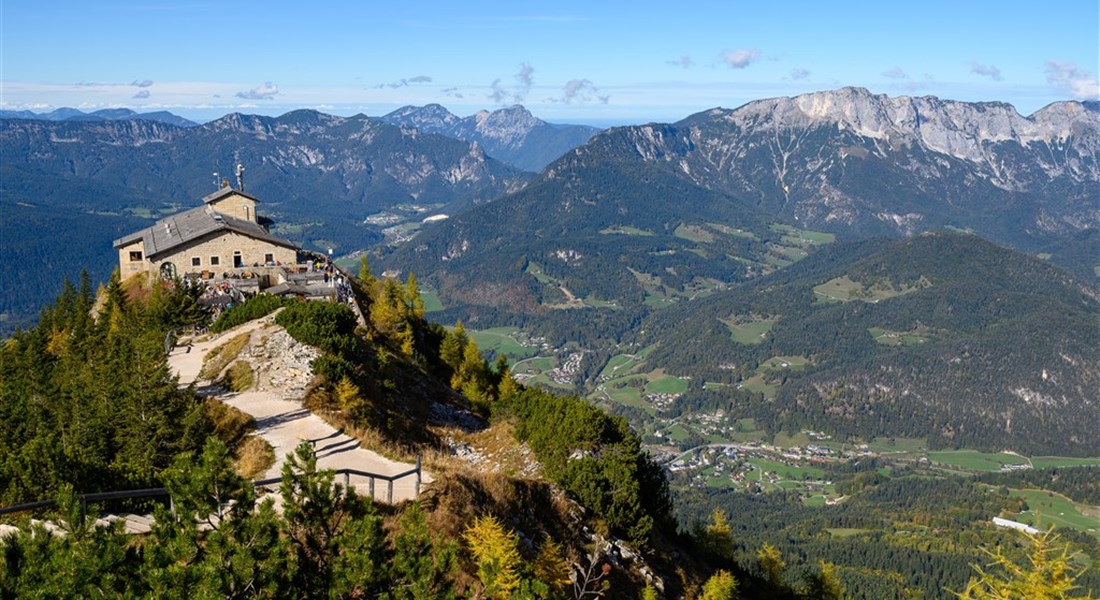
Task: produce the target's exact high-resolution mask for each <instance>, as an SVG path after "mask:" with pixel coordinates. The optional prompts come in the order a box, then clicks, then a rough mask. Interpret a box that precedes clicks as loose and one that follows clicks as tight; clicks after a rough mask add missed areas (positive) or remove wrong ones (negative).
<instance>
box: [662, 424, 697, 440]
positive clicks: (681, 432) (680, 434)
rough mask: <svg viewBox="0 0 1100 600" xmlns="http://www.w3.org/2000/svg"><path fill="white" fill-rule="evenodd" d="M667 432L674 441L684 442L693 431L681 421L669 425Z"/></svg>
mask: <svg viewBox="0 0 1100 600" xmlns="http://www.w3.org/2000/svg"><path fill="white" fill-rule="evenodd" d="M666 433H667V434H668V438H669V439H670V440H672V441H674V442H682V441H684V440H686V439H688V437H689V436H691V432H689V431H688V430H687V429H686V428H685V427H684V426H683V425H680V424H679V423H676V424H675V425H673V426H672V427H669V428H668V430H667V431H666Z"/></svg>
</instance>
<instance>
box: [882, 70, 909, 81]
mask: <svg viewBox="0 0 1100 600" xmlns="http://www.w3.org/2000/svg"><path fill="white" fill-rule="evenodd" d="M882 76H883V77H887V78H889V79H909V74H908V73H906V72H905V71H904V70H903V69H902V68H901V67H894V68H892V69H888V70H886V71H883V72H882Z"/></svg>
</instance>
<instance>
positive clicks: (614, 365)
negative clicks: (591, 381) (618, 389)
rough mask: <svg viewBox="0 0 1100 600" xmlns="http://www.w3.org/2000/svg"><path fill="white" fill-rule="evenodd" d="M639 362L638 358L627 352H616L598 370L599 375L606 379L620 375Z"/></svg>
mask: <svg viewBox="0 0 1100 600" xmlns="http://www.w3.org/2000/svg"><path fill="white" fill-rule="evenodd" d="M638 363H639V361H638V359H637V358H636V357H634V356H633V355H629V354H616V355H615V356H612V357H611V358H610V359H608V361H607V364H606V365H604V366H603V369H602V370H600V375H599V376H600V377H606V378H608V379H611V378H614V377H620V376H622V375H625V374H627V373H629V372H630V371H631V369H633V368H634V367H635V366H637V365H638Z"/></svg>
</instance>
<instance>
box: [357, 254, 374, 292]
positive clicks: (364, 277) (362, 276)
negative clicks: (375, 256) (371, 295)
mask: <svg viewBox="0 0 1100 600" xmlns="http://www.w3.org/2000/svg"><path fill="white" fill-rule="evenodd" d="M359 281H360V282H362V284H363V285H364V286H366V287H367V288H368V289H369V288H372V287H374V284H375V282H376V281H377V280H376V279H375V278H374V273H372V272H371V268H370V263H368V262H367V257H366V255H363V256H360V257H359Z"/></svg>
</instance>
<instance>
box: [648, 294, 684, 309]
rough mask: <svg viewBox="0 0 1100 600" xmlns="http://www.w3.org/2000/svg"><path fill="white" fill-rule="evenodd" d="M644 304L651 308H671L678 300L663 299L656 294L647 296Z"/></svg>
mask: <svg viewBox="0 0 1100 600" xmlns="http://www.w3.org/2000/svg"><path fill="white" fill-rule="evenodd" d="M642 304H645V305H646V306H648V307H650V308H667V307H669V306H672V305H673V304H676V300H675V299H673V298H662V297H661V296H656V295H654V294H646V296H645V300H643V301H642Z"/></svg>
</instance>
